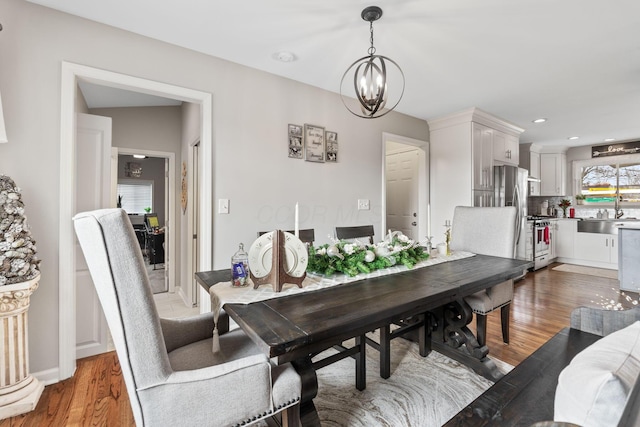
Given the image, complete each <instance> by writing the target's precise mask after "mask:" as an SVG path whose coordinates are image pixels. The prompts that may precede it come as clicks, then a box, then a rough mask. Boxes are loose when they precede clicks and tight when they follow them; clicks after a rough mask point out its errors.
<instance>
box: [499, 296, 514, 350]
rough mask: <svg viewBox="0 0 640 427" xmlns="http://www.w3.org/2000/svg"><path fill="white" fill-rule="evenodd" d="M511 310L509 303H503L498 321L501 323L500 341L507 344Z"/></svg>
mask: <svg viewBox="0 0 640 427" xmlns="http://www.w3.org/2000/svg"><path fill="white" fill-rule="evenodd" d="M510 311H511V303H509V304H507V305H503V306H502V307H501V308H500V323H502V341H504V343H505V344H509V317H510V316H509V313H510Z"/></svg>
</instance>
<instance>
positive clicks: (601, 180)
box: [580, 163, 640, 203]
mask: <svg viewBox="0 0 640 427" xmlns="http://www.w3.org/2000/svg"><path fill="white" fill-rule="evenodd" d="M580 194H582V195H584V196H585V198H586V199H585V201H587V202H589V203H614V202H615V201H616V198H617V199H618V200H619V201H621V202H636V203H638V202H640V163H628V164H609V165H592V166H591V165H590V166H583V167H582V168H581V186H580Z"/></svg>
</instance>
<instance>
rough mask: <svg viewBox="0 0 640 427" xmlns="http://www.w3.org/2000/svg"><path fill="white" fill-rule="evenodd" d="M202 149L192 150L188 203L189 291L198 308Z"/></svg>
mask: <svg viewBox="0 0 640 427" xmlns="http://www.w3.org/2000/svg"><path fill="white" fill-rule="evenodd" d="M199 149H200V143H199V142H198V143H197V144H195V145H194V146H193V147H192V149H191V174H190V179H191V191H190V192H189V195H190V198H191V200H189V201H188V203H191V227H192V228H191V230H192V233H191V236H192V240H191V271H190V272H189V277H190V280H191V289H189V292H190V297H191V303H192V304H193V306H194V307H197V306H198V303H199V301H198V300H199V295H200V292H198V290H199V286H198V282H196V279H195V273H196V272H198V271H200V257H199V256H198V245H199V242H198V233H199V230H198V224H199V220H198V211H199V209H200V207H199V205H198V200H199V199H198V194H199V189H198V182H199V181H198V165H199V162H200V160H199V158H198V150H199Z"/></svg>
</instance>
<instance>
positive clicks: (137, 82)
mask: <svg viewBox="0 0 640 427" xmlns="http://www.w3.org/2000/svg"><path fill="white" fill-rule="evenodd" d="M61 71H62V77H61V79H62V81H61V94H60V95H61V100H60V108H61V113H60V223H59V253H60V254H73V253H74V241H75V234H74V231H73V223H72V219H71V218H72V216H73V214H74V213H75V206H76V201H75V178H76V177H75V154H76V149H75V147H76V140H75V129H76V119H75V117H76V91H77V86H78V80H85V81H88V82H91V83H96V84H99V85H103V86H109V87H115V88H119V89H125V90H133V91H135V92H142V93H147V94H150V95H157V96H163V97H166V98H173V99H178V100H181V101H185V102H191V103H195V104H199V105H200V114H201V116H200V126H201V129H200V132H201V135H200V136H201V156H200V159H201V164H202V166H201V173H202V182H201V183H200V216H199V218H200V231H201V236H202V238H201V239H200V248H199V249H200V252H199V254H200V266H201V268H202V269H203V270H210V269H211V267H212V260H213V211H212V204H213V203H212V200H213V142H212V126H213V123H212V120H213V117H212V104H213V97H212V95H211V94H210V93H206V92H201V91H197V90H193V89H188V88H184V87H179V86H174V85H170V84H166V83H161V82H156V81H152V80H147V79H143V78H139V77H133V76H129V75H126V74H120V73H115V72H112V71H106V70H101V69H98V68H92V67H88V66H84V65H79V64H73V63H70V62H66V61H62V70H61ZM74 272H75V259H74V257H73V256H60V257H59V274H58V286H59V326H58V339H59V353H58V370H59V379H60V380H63V379H66V378H69V377H71V376H72V375H73V373H74V372H75V369H76V354H75V346H76V334H75V331H76V313H75V297H76V293H75V292H76V284H75V273H74Z"/></svg>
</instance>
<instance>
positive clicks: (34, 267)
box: [0, 175, 40, 286]
mask: <svg viewBox="0 0 640 427" xmlns="http://www.w3.org/2000/svg"><path fill="white" fill-rule="evenodd" d="M35 243H36V242H35V241H34V240H33V239H32V238H31V231H30V230H29V226H28V225H27V218H26V216H25V215H24V205H23V203H22V196H21V194H20V189H19V188H18V187H16V184H15V183H14V182H13V180H12V179H11V178H9V177H8V176H6V175H0V286H2V285H11V284H14V283H20V282H25V281H27V280H31V279H33V278H34V277H36V276H37V275H38V274H39V264H40V260H39V259H38V257H36V245H35Z"/></svg>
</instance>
